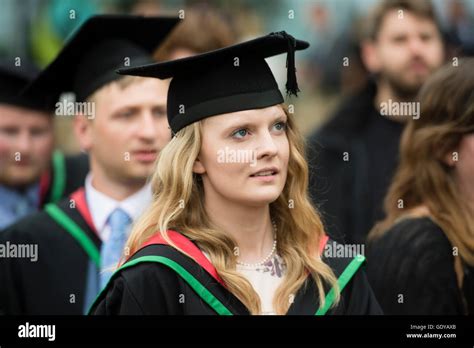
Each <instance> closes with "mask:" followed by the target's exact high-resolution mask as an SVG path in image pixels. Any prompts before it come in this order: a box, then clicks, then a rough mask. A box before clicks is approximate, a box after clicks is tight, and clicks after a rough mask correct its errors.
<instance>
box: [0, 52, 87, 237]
mask: <svg viewBox="0 0 474 348" xmlns="http://www.w3.org/2000/svg"><path fill="white" fill-rule="evenodd" d="M19 58H20V57H18V59H19ZM18 59H14V58H11V59H8V60H7V59H6V60H4V61H3V62H2V63H1V64H0V230H2V229H5V228H7V227H8V226H10V225H11V224H13V223H14V222H16V221H17V220H19V219H21V218H23V217H25V216H27V215H28V214H31V213H34V212H36V211H37V210H38V209H40V208H42V207H43V206H44V205H45V204H47V203H50V202H56V201H58V200H59V199H60V198H62V197H64V196H67V195H68V194H70V193H71V192H73V191H75V190H76V189H77V188H78V187H80V186H81V185H82V183H83V181H84V178H85V176H86V174H87V171H88V163H87V157H86V156H85V155H80V156H74V157H67V158H65V157H64V156H63V154H62V153H60V152H53V151H54V124H53V116H52V109H51V108H48V107H47V106H46V105H44V104H43V101H42V100H38V99H36V100H35V99H34V98H28V97H25V96H20V95H19V94H20V91H21V90H22V89H23V88H24V87H25V86H26V85H27V84H28V83H29V82H30V81H31V79H33V78H34V76H36V74H37V73H38V71H37V70H36V69H35V68H34V67H33V66H32V65H30V64H28V63H26V62H22V61H21V59H19V60H18ZM17 62H18V63H19V64H17ZM0 233H1V232H0Z"/></svg>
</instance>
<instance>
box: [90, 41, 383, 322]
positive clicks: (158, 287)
mask: <svg viewBox="0 0 474 348" xmlns="http://www.w3.org/2000/svg"><path fill="white" fill-rule="evenodd" d="M307 46H308V44H307V43H306V42H303V41H299V40H295V39H294V38H293V37H291V36H290V35H288V34H286V33H285V32H281V33H272V34H270V35H268V36H265V37H261V38H258V39H255V40H252V41H248V42H245V43H242V44H239V45H235V46H230V47H227V48H225V49H221V50H217V51H212V52H209V53H205V54H202V55H198V56H194V57H191V58H185V59H180V60H176V61H171V62H165V63H161V64H154V65H148V66H143V67H138V68H133V69H127V70H124V71H123V72H125V73H127V74H131V75H138V76H148V77H159V78H169V77H173V80H172V81H171V84H170V89H169V92H168V120H169V123H170V127H171V130H172V132H173V134H174V137H173V139H172V140H171V142H170V143H169V144H168V145H167V146H166V147H165V148H164V149H163V150H162V151H161V153H160V158H159V161H158V162H157V167H156V171H155V174H154V176H153V179H152V185H153V189H154V197H155V200H154V202H153V204H152V206H151V207H150V209H149V211H148V212H147V213H146V214H145V215H144V216H143V218H142V219H141V221H140V222H139V223H138V224H137V225H136V226H135V228H134V230H133V232H132V235H131V236H130V238H129V240H128V246H127V248H126V252H125V254H129V255H132V256H131V257H130V258H128V260H127V261H126V262H125V263H124V264H123V265H122V266H121V267H120V269H119V270H118V271H117V272H116V273H115V275H114V276H113V277H112V279H111V281H110V282H109V284H108V286H107V287H106V288H105V289H104V291H103V292H102V293H101V295H100V296H99V297H98V299H97V300H96V302H95V304H94V305H93V306H92V309H91V313H93V314H308V315H314V314H326V313H328V314H379V313H380V309H379V306H378V304H377V302H376V300H375V299H374V296H373V294H372V291H371V289H370V287H369V285H368V283H367V280H366V277H365V275H364V273H363V272H362V270H360V266H361V264H362V263H363V261H364V258H363V256H355V257H354V256H353V257H331V255H329V256H328V257H324V256H323V255H322V251H323V248H326V250H328V248H336V244H335V243H334V242H332V241H331V242H328V241H327V239H328V238H327V237H326V235H325V233H324V228H323V226H322V223H321V220H320V217H319V215H318V214H317V212H316V211H315V209H314V208H313V207H312V205H311V204H310V202H309V200H308V197H307V175H308V168H307V164H306V161H305V158H304V154H303V143H302V139H301V136H300V134H299V133H298V131H297V130H296V128H295V124H294V120H293V116H292V115H291V114H290V113H289V112H287V110H286V108H285V107H284V105H283V104H282V103H283V97H282V95H281V93H280V91H279V90H278V86H277V84H276V81H275V79H274V77H273V74H272V72H271V70H270V69H269V67H268V65H267V64H266V62H265V60H264V58H265V57H268V56H272V55H276V54H280V53H283V52H287V53H288V83H287V89H288V90H289V92H291V93H294V94H296V92H297V91H298V88H297V84H296V76H295V69H294V51H295V50H298V49H304V48H306V47H307ZM342 273H344V276H343V277H341V278H339V277H340V276H341V274H342ZM338 278H339V279H338Z"/></svg>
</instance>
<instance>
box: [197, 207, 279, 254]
mask: <svg viewBox="0 0 474 348" xmlns="http://www.w3.org/2000/svg"><path fill="white" fill-rule="evenodd" d="M205 208H206V212H207V214H208V215H209V217H210V219H211V221H212V222H213V223H214V224H216V225H217V226H218V227H220V228H222V230H224V231H225V233H227V234H228V235H229V236H230V237H232V238H233V239H234V240H235V242H236V243H237V245H236V246H237V248H238V249H235V251H236V253H235V254H236V255H237V260H239V261H241V262H246V263H258V262H260V261H262V260H263V259H264V258H265V257H267V256H268V254H269V253H270V251H271V249H272V247H273V225H272V222H271V218H270V207H269V206H268V205H264V206H262V207H247V206H243V205H242V204H238V203H229V202H227V201H226V202H225V203H224V202H222V201H221V200H215V199H213V200H212V201H211V200H208V199H206V200H205ZM237 252H238V254H237Z"/></svg>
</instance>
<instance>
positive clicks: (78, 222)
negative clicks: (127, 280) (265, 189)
mask: <svg viewBox="0 0 474 348" xmlns="http://www.w3.org/2000/svg"><path fill="white" fill-rule="evenodd" d="M177 22H178V20H177V19H175V18H156V17H138V16H113V15H112V16H109V15H102V16H95V17H92V18H91V19H89V20H88V21H87V22H85V23H84V24H83V25H82V26H81V28H80V29H79V30H78V31H76V33H75V34H74V36H73V37H72V38H71V39H70V40H69V41H68V42H67V43H66V45H65V47H64V48H63V49H62V51H61V52H60V53H59V55H58V56H57V57H56V59H55V60H54V61H53V62H52V63H51V64H50V65H49V66H48V67H47V68H46V69H45V70H44V71H43V72H42V74H40V75H39V77H38V78H36V79H35V81H34V82H33V83H32V84H31V85H30V86H29V87H28V89H27V91H26V93H25V94H26V95H38V94H45V95H46V96H47V97H48V98H50V102H51V103H55V102H56V101H57V99H58V97H59V95H60V94H61V93H62V92H65V91H72V92H73V95H74V97H75V100H76V101H77V102H81V103H82V102H86V103H93V105H94V108H92V109H90V110H95V113H94V114H88V115H85V114H83V115H78V116H76V117H75V120H74V122H75V123H74V130H75V133H76V135H77V137H78V140H79V143H80V145H81V147H82V148H83V149H84V150H86V151H87V152H88V154H89V158H90V168H91V170H90V172H89V174H88V175H87V178H86V180H85V184H84V187H83V188H80V189H79V190H77V191H75V192H74V193H72V194H71V195H70V196H69V197H67V198H65V199H63V200H61V201H60V202H58V203H57V204H48V205H46V207H45V209H44V211H43V212H40V213H37V214H35V215H33V216H31V217H28V218H26V219H23V220H21V221H20V222H18V223H16V224H15V225H13V226H12V227H10V228H9V229H8V230H6V231H5V232H4V233H3V234H1V236H0V284H1V287H0V313H3V314H83V313H85V312H86V310H87V309H88V308H89V307H90V304H91V303H92V301H93V300H94V299H95V297H96V296H97V294H98V292H99V290H100V289H101V286H102V284H105V283H106V282H107V281H108V279H109V277H110V275H111V269H113V268H114V267H115V265H116V264H117V263H118V260H119V258H120V257H121V255H122V252H123V246H124V243H125V240H126V238H127V234H128V233H129V229H130V225H131V223H132V221H133V220H135V219H136V218H137V217H138V216H139V215H140V213H141V212H142V211H143V210H144V208H145V207H146V205H147V204H148V203H149V202H150V201H151V188H150V185H149V184H148V183H147V178H148V177H149V175H150V174H151V173H152V171H153V163H154V161H155V159H156V157H157V154H158V153H159V150H160V149H161V148H162V147H163V146H164V144H166V143H167V142H168V141H169V139H170V137H171V135H170V131H169V128H168V123H167V120H166V116H165V114H166V112H165V110H166V93H167V88H168V83H167V82H166V81H158V80H155V79H147V78H123V77H122V76H120V75H118V74H116V73H115V70H116V69H117V68H120V67H124V66H128V65H133V64H139V63H151V62H152V59H151V56H150V53H151V52H152V51H153V50H154V49H155V48H156V47H157V45H158V44H159V43H160V42H161V40H162V39H163V38H164V37H165V36H166V35H167V34H168V33H169V32H170V31H171V30H172V29H173V27H174V26H175V25H176V24H177Z"/></svg>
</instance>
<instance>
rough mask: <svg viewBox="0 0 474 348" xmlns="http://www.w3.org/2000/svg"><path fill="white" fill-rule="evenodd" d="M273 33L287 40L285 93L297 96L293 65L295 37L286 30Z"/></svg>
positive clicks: (296, 82) (297, 90)
mask: <svg viewBox="0 0 474 348" xmlns="http://www.w3.org/2000/svg"><path fill="white" fill-rule="evenodd" d="M272 34H274V35H279V36H282V37H283V38H284V39H286V40H287V43H288V49H287V56H286V86H285V87H286V95H287V96H291V95H294V96H295V97H297V96H298V92H299V91H300V90H299V88H298V81H297V80H296V67H295V49H296V39H295V38H294V37H293V36H291V35H289V34H288V33H287V32H286V31H280V32H277V33H272Z"/></svg>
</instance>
